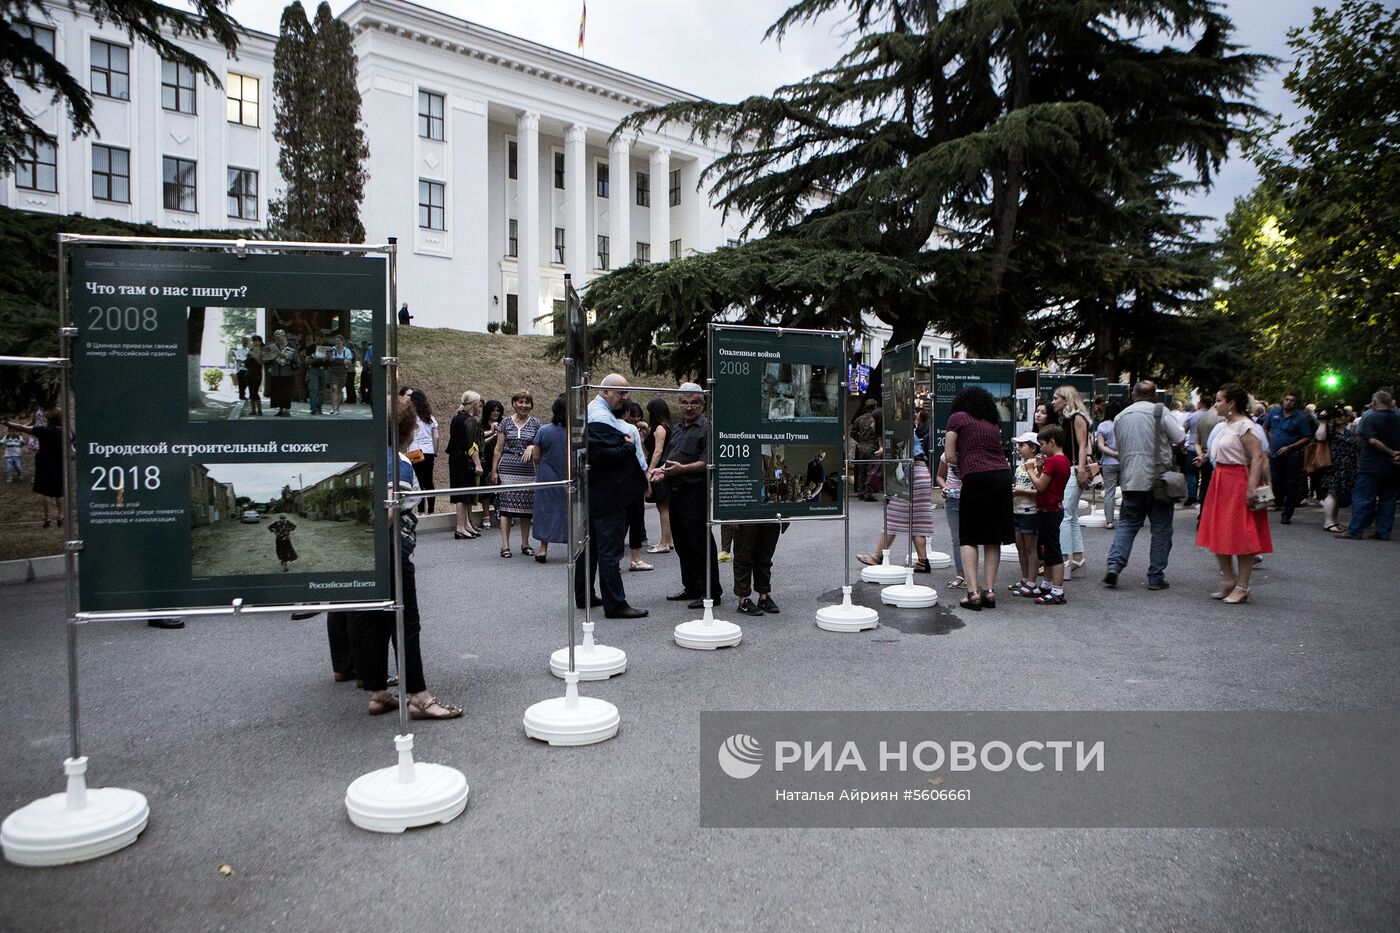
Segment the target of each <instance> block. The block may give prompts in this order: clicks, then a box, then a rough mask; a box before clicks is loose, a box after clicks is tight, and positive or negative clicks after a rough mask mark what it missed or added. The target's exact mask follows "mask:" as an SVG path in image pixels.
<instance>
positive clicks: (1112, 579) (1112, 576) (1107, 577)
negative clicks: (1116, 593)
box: [1103, 570, 1118, 586]
mask: <svg viewBox="0 0 1400 933" xmlns="http://www.w3.org/2000/svg"><path fill="white" fill-rule="evenodd" d="M1103 585H1104V586H1117V585H1118V571H1116V570H1110V571H1109V572H1108V573H1106V574H1104V575H1103Z"/></svg>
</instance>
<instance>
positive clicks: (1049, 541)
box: [1024, 424, 1069, 606]
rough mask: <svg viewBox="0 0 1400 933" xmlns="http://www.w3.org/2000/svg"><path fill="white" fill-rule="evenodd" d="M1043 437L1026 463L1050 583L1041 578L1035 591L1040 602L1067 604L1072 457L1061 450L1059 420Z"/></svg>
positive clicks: (1061, 438) (1041, 603) (1043, 604)
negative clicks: (1064, 534) (1065, 534)
mask: <svg viewBox="0 0 1400 933" xmlns="http://www.w3.org/2000/svg"><path fill="white" fill-rule="evenodd" d="M1036 439H1037V440H1039V441H1040V456H1039V457H1037V458H1036V459H1035V460H1032V461H1030V462H1028V463H1027V464H1026V473H1027V474H1029V475H1030V478H1031V484H1032V485H1034V486H1035V490H1036V493H1035V513H1036V518H1037V519H1038V520H1039V522H1040V538H1039V541H1038V542H1037V543H1038V544H1039V546H1040V547H1039V550H1040V559H1041V562H1042V563H1043V564H1044V565H1045V573H1046V575H1048V576H1049V577H1050V582H1049V585H1048V586H1047V585H1046V582H1045V581H1044V580H1040V581H1038V582H1037V583H1036V585H1035V587H1033V588H1032V590H1031V592H1029V593H1025V594H1024V595H1026V596H1030V595H1034V596H1035V601H1036V605H1040V606H1063V605H1064V603H1065V591H1064V583H1065V555H1064V554H1063V553H1062V552H1061V551H1060V522H1061V521H1063V520H1064V517H1065V510H1064V501H1065V485H1066V484H1067V483H1068V482H1069V458H1068V457H1066V456H1065V455H1064V454H1063V453H1061V452H1060V450H1061V447H1062V446H1063V445H1064V442H1065V432H1064V430H1063V429H1062V428H1061V427H1060V426H1059V425H1057V424H1049V425H1046V426H1045V427H1043V428H1041V429H1040V433H1039V434H1037V435H1036Z"/></svg>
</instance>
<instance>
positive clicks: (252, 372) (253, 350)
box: [239, 334, 267, 416]
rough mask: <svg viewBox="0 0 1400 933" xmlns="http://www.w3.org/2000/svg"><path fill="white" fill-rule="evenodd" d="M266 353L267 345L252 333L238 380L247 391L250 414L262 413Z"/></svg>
mask: <svg viewBox="0 0 1400 933" xmlns="http://www.w3.org/2000/svg"><path fill="white" fill-rule="evenodd" d="M266 355H267V346H266V345H264V344H263V339H262V335H261V334H254V335H253V339H252V346H251V347H249V348H248V356H247V357H246V358H245V359H244V360H243V378H242V381H241V382H239V387H240V388H242V389H246V390H247V392H248V414H250V415H258V416H261V415H262V381H263V358H264V357H265V356H266Z"/></svg>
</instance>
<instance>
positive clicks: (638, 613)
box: [603, 606, 650, 619]
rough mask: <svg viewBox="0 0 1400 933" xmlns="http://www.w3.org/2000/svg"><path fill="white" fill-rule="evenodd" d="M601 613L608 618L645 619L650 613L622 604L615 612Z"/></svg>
mask: <svg viewBox="0 0 1400 933" xmlns="http://www.w3.org/2000/svg"><path fill="white" fill-rule="evenodd" d="M603 615H604V616H606V617H607V618H609V619H645V618H646V617H647V616H648V615H650V613H649V612H647V610H645V609H638V608H636V607H635V606H623V607H622V608H621V609H618V610H617V611H615V612H605V613H603Z"/></svg>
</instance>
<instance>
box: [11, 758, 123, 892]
mask: <svg viewBox="0 0 1400 933" xmlns="http://www.w3.org/2000/svg"><path fill="white" fill-rule="evenodd" d="M63 770H64V773H65V774H67V775H68V789H67V792H66V793H62V794H51V795H50V796H48V797H44V798H42V799H40V800H36V801H34V802H33V803H31V804H28V805H26V806H23V807H20V808H19V809H18V810H16V811H15V812H14V813H11V814H10V815H9V816H7V817H6V818H5V822H4V825H3V826H0V843H3V847H4V851H5V859H6V860H7V861H10V862H13V863H15V864H16V865H28V866H32V867H43V866H48V865H70V864H72V863H74V862H86V861H88V860H89V859H95V858H100V857H101V856H104V855H110V854H111V853H113V852H116V851H118V850H120V849H124V848H126V847H127V846H129V845H131V844H132V843H133V842H135V841H136V837H137V836H139V835H141V831H142V830H143V829H145V828H146V823H147V822H148V821H149V820H150V817H151V808H150V806H149V805H148V804H147V803H146V798H145V796H143V795H142V794H139V793H137V792H136V791H134V790H124V789H123V788H120V787H98V788H94V789H92V790H88V789H87V782H86V778H85V777H84V775H85V774H86V773H87V759H86V758H69V759H67V760H66V761H64V762H63Z"/></svg>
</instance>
